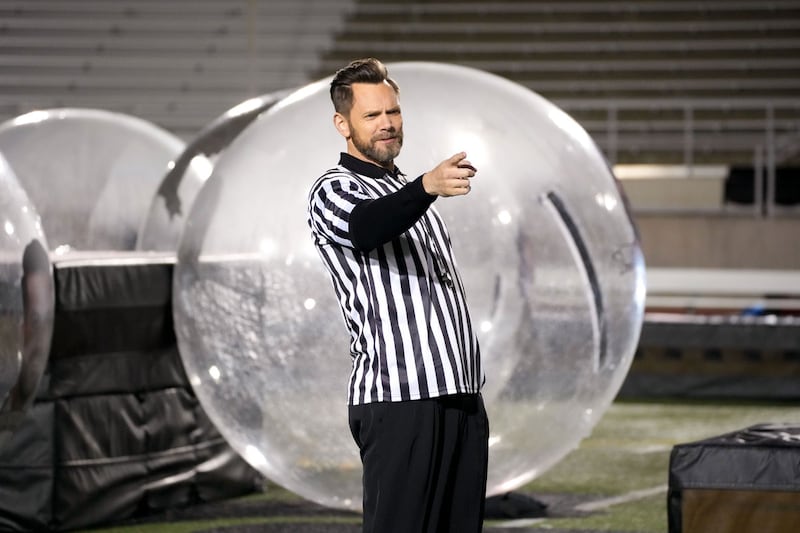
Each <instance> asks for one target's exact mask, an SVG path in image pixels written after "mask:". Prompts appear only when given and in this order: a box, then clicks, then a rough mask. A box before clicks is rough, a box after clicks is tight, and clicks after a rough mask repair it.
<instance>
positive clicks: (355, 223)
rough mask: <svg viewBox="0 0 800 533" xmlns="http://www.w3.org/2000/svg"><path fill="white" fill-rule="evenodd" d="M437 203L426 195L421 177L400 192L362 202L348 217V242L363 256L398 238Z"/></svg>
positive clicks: (433, 198) (432, 196) (432, 197)
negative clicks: (364, 253) (363, 253)
mask: <svg viewBox="0 0 800 533" xmlns="http://www.w3.org/2000/svg"><path fill="white" fill-rule="evenodd" d="M434 200H436V196H435V195H431V194H428V193H427V192H425V188H424V187H423V185H422V176H420V177H419V178H417V179H415V180H414V181H412V182H411V183H409V184H408V185H406V186H405V187H403V188H402V189H400V190H399V191H397V192H394V193H392V194H387V195H386V196H383V197H381V198H376V199H374V200H363V201H361V202H359V203H358V204H356V206H355V207H354V208H353V211H352V212H351V213H350V240H351V241H352V242H353V244H354V245H355V247H356V248H357V249H358V250H360V251H362V252H369V251H371V250H374V249H375V248H377V247H378V246H381V245H383V244H386V243H387V242H389V241H391V240H392V239H395V238H396V237H399V236H400V235H402V234H403V233H405V232H406V231H407V230H408V228H410V227H411V226H413V225H414V223H416V222H417V220H419V219H420V217H421V216H422V215H423V214H424V213H425V211H426V210H427V209H428V207H429V206H430V205H431V204H432V203H433V201H434Z"/></svg>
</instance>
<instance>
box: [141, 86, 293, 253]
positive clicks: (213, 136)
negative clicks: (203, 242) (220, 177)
mask: <svg viewBox="0 0 800 533" xmlns="http://www.w3.org/2000/svg"><path fill="white" fill-rule="evenodd" d="M287 94H289V91H276V92H273V93H268V94H264V95H261V96H257V97H255V98H250V99H248V100H245V101H244V102H242V103H240V104H238V105H236V106H234V107H232V108H231V109H229V110H227V111H226V112H225V113H223V114H222V115H220V116H219V117H217V118H216V119H214V120H213V121H212V122H211V123H210V124H208V125H207V126H206V127H204V128H203V129H202V130H201V131H200V133H198V134H197V135H196V136H195V137H194V139H192V140H191V141H189V143H188V144H187V145H186V148H185V149H184V150H183V152H181V154H180V155H179V156H178V157H177V158H176V159H175V160H174V161H170V163H169V164H168V165H167V168H168V170H167V173H166V175H165V176H164V177H163V178H162V180H161V183H160V184H159V186H158V189H157V190H156V193H155V195H154V196H153V198H152V200H151V202H150V206H149V207H148V209H147V214H146V215H145V219H144V221H143V223H142V226H141V228H140V229H139V234H138V237H137V241H136V249H137V250H147V251H170V252H174V251H175V250H177V249H178V240H179V239H180V235H181V232H182V231H183V227H184V225H185V223H186V216H187V215H188V214H189V209H190V208H191V206H192V203H194V200H195V198H196V197H197V193H198V192H200V188H201V187H202V186H203V184H204V183H205V181H206V180H207V179H208V177H209V176H210V175H211V172H212V170H213V169H214V162H215V161H216V160H217V158H218V157H219V154H220V153H222V151H224V150H225V148H226V147H227V146H228V145H229V144H230V143H231V142H232V141H233V140H234V139H235V138H236V137H238V136H239V134H240V133H241V132H242V130H243V129H244V128H246V127H247V126H248V125H249V124H250V123H251V122H252V121H253V120H255V119H256V118H257V117H258V116H259V115H260V114H261V113H263V112H264V111H266V110H267V109H269V108H270V107H272V106H273V105H274V104H275V103H276V102H278V101H279V100H280V99H281V98H283V97H284V96H286V95H287Z"/></svg>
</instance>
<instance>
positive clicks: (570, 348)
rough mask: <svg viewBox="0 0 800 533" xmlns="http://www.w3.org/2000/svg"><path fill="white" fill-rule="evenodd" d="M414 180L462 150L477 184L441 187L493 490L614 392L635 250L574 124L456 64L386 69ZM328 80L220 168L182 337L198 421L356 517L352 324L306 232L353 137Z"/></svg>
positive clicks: (632, 314)
mask: <svg viewBox="0 0 800 533" xmlns="http://www.w3.org/2000/svg"><path fill="white" fill-rule="evenodd" d="M389 71H390V75H391V76H392V77H393V78H395V79H396V80H397V82H398V83H399V85H400V102H401V105H402V107H403V118H404V131H405V144H404V148H403V151H402V153H401V154H400V156H399V157H398V159H397V160H396V163H397V164H398V166H399V167H400V168H401V169H402V170H403V171H404V172H405V173H407V174H408V175H409V177H410V178H414V177H415V176H417V175H419V174H421V173H423V172H425V171H427V170H429V169H431V168H433V167H434V166H435V165H436V164H438V163H439V162H440V161H442V160H443V159H445V158H447V157H449V156H451V155H452V154H454V153H456V152H458V151H462V150H463V151H466V152H467V155H468V158H469V160H470V161H471V162H472V163H474V165H475V166H476V167H477V168H478V175H477V176H476V177H475V178H474V179H473V180H472V192H471V193H470V194H469V195H467V196H463V197H457V198H439V199H438V200H437V201H436V203H435V206H436V208H437V209H438V210H439V211H440V212H441V213H442V215H443V216H444V217H445V219H446V222H447V224H448V228H449V231H450V234H451V237H452V241H453V248H454V251H455V254H456V257H457V259H458V262H459V267H460V271H461V274H462V277H463V279H464V283H465V286H466V292H467V299H468V302H469V305H470V310H471V315H472V320H473V324H475V325H476V326H477V329H478V331H479V341H480V344H481V351H482V354H483V358H484V359H483V360H484V366H485V371H486V379H487V381H486V385H485V387H484V389H483V396H484V399H485V402H486V405H487V410H488V412H489V419H490V427H491V436H490V448H489V450H490V451H489V479H488V494H489V495H493V494H499V493H504V492H508V491H511V490H514V489H515V488H518V487H519V486H521V485H523V484H524V483H526V482H528V481H530V480H531V479H533V478H534V477H535V476H537V475H538V474H539V473H541V472H543V471H544V470H546V469H547V468H549V467H550V466H552V465H554V464H555V463H556V462H558V460H560V459H561V458H563V457H564V456H565V455H566V454H567V453H568V452H569V451H570V450H572V449H574V448H575V447H576V446H577V445H578V444H579V442H580V441H581V439H583V438H584V437H585V436H587V435H588V434H589V433H590V431H591V429H592V428H593V426H594V425H595V424H596V423H597V421H598V420H599V419H600V417H601V415H602V414H603V412H604V411H605V410H606V409H607V407H608V406H609V404H610V403H611V401H612V400H613V398H614V396H615V395H616V393H617V392H618V390H619V387H620V386H621V384H622V381H623V379H624V377H625V375H626V373H627V371H628V368H629V366H630V362H631V360H632V357H633V354H634V351H635V348H636V343H637V340H638V336H639V331H640V328H641V321H642V313H643V301H644V262H643V259H642V256H641V252H640V247H639V243H638V239H637V235H636V231H635V228H634V225H633V223H632V220H631V218H630V215H629V212H628V210H627V208H626V203H625V199H624V197H623V195H622V191H621V189H620V188H619V187H618V183H617V181H616V180H615V178H614V176H613V174H612V172H611V171H610V169H609V167H608V165H607V164H606V162H605V160H604V158H603V156H602V154H601V153H600V152H599V151H598V149H597V147H596V146H595V144H594V143H593V142H592V140H591V138H590V137H589V136H588V134H587V133H586V132H585V130H583V129H582V128H581V127H580V126H579V125H578V124H577V123H576V122H575V121H574V120H573V119H572V118H570V117H569V116H568V115H566V114H565V113H564V112H563V111H561V110H560V109H558V108H557V107H556V106H554V105H552V104H551V103H549V102H548V101H546V100H545V99H543V98H541V97H540V96H538V95H537V94H535V93H533V92H531V91H530V90H528V89H526V88H524V87H521V86H519V85H517V84H514V83H512V82H510V81H508V80H505V79H502V78H499V77H497V76H494V75H491V74H488V73H485V72H481V71H476V70H473V69H468V68H464V67H456V66H452V65H443V64H432V63H399V64H394V65H389ZM329 82H330V80H322V81H320V82H318V83H316V84H311V85H309V86H307V87H304V88H303V89H301V90H299V91H297V92H296V93H294V94H293V95H291V96H289V97H287V98H285V99H284V100H282V101H281V102H280V103H279V104H277V105H275V106H274V107H273V108H272V109H270V110H269V111H268V112H267V113H265V114H264V115H263V116H262V117H261V118H260V119H259V121H257V122H256V123H254V124H253V125H252V126H251V127H249V128H248V129H247V130H245V131H244V132H243V134H242V135H241V136H240V137H239V138H238V139H237V140H236V141H235V142H234V143H232V144H231V146H230V147H229V148H228V149H227V150H226V152H225V153H224V154H223V156H222V157H221V158H220V159H219V161H217V164H216V167H215V169H214V173H213V174H212V176H211V178H210V179H209V181H208V182H207V184H206V186H205V187H204V188H203V190H202V191H201V193H200V195H199V197H198V200H197V202H196V205H195V209H193V210H192V212H191V214H190V216H189V221H188V223H187V226H186V230H185V233H184V236H183V238H182V240H181V244H180V248H179V256H178V264H177V267H176V277H175V287H174V291H175V294H174V302H175V322H176V330H177V334H178V340H179V347H180V350H181V355H182V357H183V360H184V364H185V367H186V369H187V372H188V373H189V375H190V378H191V379H192V381H193V383H194V386H195V390H196V392H197V395H198V397H199V398H200V401H201V403H202V405H203V406H204V408H205V409H206V411H207V412H208V413H209V416H210V417H211V418H212V420H214V421H215V423H216V424H217V426H218V427H219V429H220V431H221V432H222V433H223V435H224V436H225V437H226V438H227V440H228V441H229V442H230V443H231V444H232V446H233V447H234V448H235V449H236V450H238V451H239V453H240V454H241V455H242V456H243V457H244V458H245V459H247V460H248V461H249V462H250V463H251V464H252V465H253V466H255V467H256V468H258V469H259V470H261V471H262V472H263V473H264V474H265V475H266V476H268V477H269V478H271V479H273V480H274V481H276V482H277V483H279V484H281V485H283V486H285V487H286V488H288V489H290V490H292V491H294V492H296V493H298V494H300V495H302V496H304V497H306V498H308V499H310V500H314V501H316V502H319V503H322V504H324V505H329V506H334V507H347V508H353V509H358V508H360V504H361V486H360V475H361V469H360V460H359V456H358V452H357V448H356V446H355V444H354V443H353V441H352V438H351V436H350V434H349V430H348V428H347V423H346V418H347V416H346V407H345V400H346V387H347V381H348V376H349V371H350V358H349V346H348V341H349V336H348V335H347V333H346V330H345V327H344V324H343V323H342V317H341V313H340V311H339V309H338V305H337V303H336V301H335V298H334V293H333V289H332V287H331V281H330V280H329V278H328V276H327V273H326V272H325V271H324V269H323V267H322V263H321V260H320V259H319V257H318V255H317V253H316V251H315V250H314V248H313V246H312V244H311V237H310V231H309V229H308V226H307V224H306V206H307V195H308V191H309V188H310V186H311V184H312V183H313V182H314V181H315V180H316V179H317V178H318V177H319V176H320V175H321V174H322V173H323V172H324V171H325V170H326V169H328V168H331V167H333V166H335V164H336V162H337V161H338V153H339V152H340V151H343V150H344V149H345V143H344V140H343V139H342V138H341V137H340V136H339V135H338V133H336V131H335V130H334V127H333V125H332V124H331V116H332V114H333V111H332V106H331V103H330V101H329V96H328V84H329Z"/></svg>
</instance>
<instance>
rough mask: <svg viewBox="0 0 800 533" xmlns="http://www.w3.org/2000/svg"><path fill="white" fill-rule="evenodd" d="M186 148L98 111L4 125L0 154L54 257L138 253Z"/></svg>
mask: <svg viewBox="0 0 800 533" xmlns="http://www.w3.org/2000/svg"><path fill="white" fill-rule="evenodd" d="M183 148H184V143H183V141H181V140H180V139H178V138H177V137H175V136H174V135H172V134H171V133H169V132H167V131H165V130H163V129H161V128H159V127H158V126H156V125H154V124H151V123H150V122H147V121H144V120H142V119H139V118H136V117H132V116H129V115H125V114H122V113H113V112H109V111H102V110H97V109H49V110H41V111H32V112H30V113H27V114H25V115H21V116H19V117H17V118H15V119H12V120H9V121H7V122H5V123H3V124H2V125H0V152H3V153H4V154H5V156H6V159H7V160H8V162H9V164H10V165H11V166H12V168H14V172H15V173H16V175H17V177H18V179H19V181H20V183H21V184H22V186H23V187H24V188H25V190H26V191H27V192H28V196H29V197H30V199H31V201H32V202H33V203H34V204H35V205H36V207H37V208H38V210H39V214H40V215H41V217H42V223H43V224H44V231H45V233H46V234H47V237H48V242H49V244H50V246H51V248H52V249H53V250H56V251H58V252H59V253H61V252H65V251H69V250H133V249H134V247H135V244H136V239H137V234H138V231H139V227H140V225H141V224H142V221H143V219H144V216H145V214H146V213H147V209H148V206H149V205H150V203H151V200H152V198H153V196H154V194H155V192H156V189H157V188H158V185H159V183H160V181H161V178H163V176H164V174H165V172H166V169H167V164H168V163H169V162H170V161H171V160H172V159H174V158H175V157H176V156H177V155H178V154H180V153H181V151H182V150H183Z"/></svg>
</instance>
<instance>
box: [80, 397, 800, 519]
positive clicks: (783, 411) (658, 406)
mask: <svg viewBox="0 0 800 533" xmlns="http://www.w3.org/2000/svg"><path fill="white" fill-rule="evenodd" d="M766 422H772V423H778V422H790V423H800V405H798V404H797V403H775V402H772V403H754V402H749V403H739V402H699V401H692V402H686V401H672V402H667V401H641V402H636V401H618V402H615V403H614V404H613V405H612V406H611V408H610V409H609V410H608V411H607V412H606V414H605V416H604V417H603V419H602V420H601V421H600V423H599V424H598V425H597V426H596V427H595V429H594V431H593V433H592V435H591V436H590V437H589V438H587V439H585V440H584V441H583V442H582V443H581V445H580V447H579V448H578V449H577V450H575V451H573V452H572V453H570V454H569V455H567V456H566V457H565V458H564V459H563V460H562V461H561V462H560V463H558V464H557V465H556V466H555V467H554V468H552V469H551V470H549V471H547V472H545V473H544V474H543V475H542V476H541V477H539V478H537V479H536V480H534V481H533V482H531V483H529V484H528V485H526V486H524V487H522V488H521V489H519V490H518V491H515V492H514V493H513V494H511V495H510V497H509V498H508V499H506V500H503V499H498V498H495V499H493V500H491V505H490V509H489V510H490V514H491V516H490V517H487V520H486V523H485V525H486V527H485V531H487V532H488V533H500V532H509V533H510V532H525V531H527V532H550V533H567V532H569V533H589V532H599V531H610V532H619V533H622V532H625V533H632V532H636V533H665V532H666V531H667V512H666V491H667V475H668V471H669V453H670V450H671V449H672V446H673V445H675V444H679V443H683V442H691V441H695V440H700V439H703V438H707V437H712V436H716V435H720V434H723V433H728V432H731V431H735V430H739V429H743V428H745V427H748V426H751V425H754V424H759V423H766ZM528 498H532V499H533V500H535V502H534V503H536V502H538V503H541V504H544V505H546V507H545V508H544V509H543V510H542V511H541V512H540V513H539V514H544V515H545V516H539V517H532V516H517V517H514V516H511V514H513V512H514V511H515V510H516V509H518V508H519V506H518V505H517V502H519V501H529V500H528ZM501 514H505V516H500V515H501ZM531 514H533V513H531ZM92 531H95V532H97V533H112V532H113V533H138V532H141V533H156V532H166V533H188V532H199V531H204V532H209V531H214V532H230V533H245V532H247V533H249V532H256V531H264V532H267V533H270V532H281V533H288V532H298V533H356V532H358V531H360V519H359V516H358V515H355V514H352V513H347V512H340V511H334V510H329V509H325V508H322V507H319V506H317V505H315V504H312V503H309V502H306V501H304V500H302V499H300V498H298V497H297V496H294V495H293V494H291V493H289V492H287V491H285V490H283V489H281V488H280V487H276V486H274V485H272V484H270V483H268V484H267V485H266V488H265V491H264V492H263V493H259V494H254V495H250V496H247V497H243V498H238V499H234V500H227V501H223V502H215V503H211V504H206V505H202V506H196V507H191V508H186V509H176V510H172V511H170V512H168V513H165V514H160V515H156V516H152V517H150V518H148V519H146V520H142V519H139V520H137V521H128V522H125V523H122V524H119V525H117V526H115V527H113V528H102V529H94V530H92Z"/></svg>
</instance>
